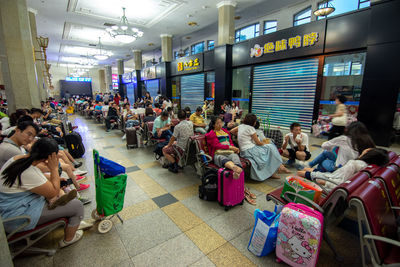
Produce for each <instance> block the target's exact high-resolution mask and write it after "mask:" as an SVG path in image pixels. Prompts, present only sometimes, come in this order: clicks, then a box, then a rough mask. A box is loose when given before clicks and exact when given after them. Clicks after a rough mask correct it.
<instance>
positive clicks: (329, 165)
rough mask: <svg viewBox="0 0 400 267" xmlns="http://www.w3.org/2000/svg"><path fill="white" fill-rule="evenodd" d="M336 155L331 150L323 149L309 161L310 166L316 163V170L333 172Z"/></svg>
mask: <svg viewBox="0 0 400 267" xmlns="http://www.w3.org/2000/svg"><path fill="white" fill-rule="evenodd" d="M335 163H336V155H335V153H333V152H331V151H327V150H324V151H323V152H322V153H321V154H319V155H318V156H317V157H316V158H315V159H314V160H313V161H310V163H309V164H310V167H313V166H315V165H317V164H318V166H317V168H316V170H317V171H320V172H333V171H335V170H336V165H335Z"/></svg>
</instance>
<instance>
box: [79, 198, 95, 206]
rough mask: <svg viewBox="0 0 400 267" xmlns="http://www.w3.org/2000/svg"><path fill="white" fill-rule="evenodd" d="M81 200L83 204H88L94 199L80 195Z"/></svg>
mask: <svg viewBox="0 0 400 267" xmlns="http://www.w3.org/2000/svg"><path fill="white" fill-rule="evenodd" d="M79 200H80V201H81V202H82V204H83V205H87V204H90V203H92V201H91V200H90V199H88V198H83V197H80V198H79Z"/></svg>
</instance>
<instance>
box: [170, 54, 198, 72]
mask: <svg viewBox="0 0 400 267" xmlns="http://www.w3.org/2000/svg"><path fill="white" fill-rule="evenodd" d="M203 69H204V64H203V53H200V54H196V55H193V56H189V57H183V58H179V59H177V60H175V61H172V62H171V74H172V75H180V74H187V73H195V72H202V71H203Z"/></svg>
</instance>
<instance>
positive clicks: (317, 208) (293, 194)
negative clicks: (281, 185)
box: [283, 191, 324, 214]
mask: <svg viewBox="0 0 400 267" xmlns="http://www.w3.org/2000/svg"><path fill="white" fill-rule="evenodd" d="M288 195H292V196H295V197H298V198H300V199H301V200H304V201H306V202H308V203H309V204H310V205H312V206H313V208H315V209H316V210H318V211H319V212H321V213H322V214H323V213H324V210H323V209H322V207H321V206H320V205H318V204H317V203H315V202H314V201H311V200H309V199H308V198H306V197H304V196H302V195H299V194H297V193H295V192H290V191H287V192H285V194H284V197H283V198H284V199H285V200H287V201H288V202H292V201H291V200H290V199H289V198H288ZM295 204H296V205H302V206H304V207H305V208H307V209H310V207H308V206H306V205H304V204H301V203H295ZM298 211H304V210H301V209H300V208H298ZM310 211H312V210H310Z"/></svg>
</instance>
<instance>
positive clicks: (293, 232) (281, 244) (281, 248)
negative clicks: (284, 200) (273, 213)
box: [276, 203, 324, 267]
mask: <svg viewBox="0 0 400 267" xmlns="http://www.w3.org/2000/svg"><path fill="white" fill-rule="evenodd" d="M323 222H324V217H323V216H322V214H321V213H320V212H318V211H316V210H313V209H312V208H310V207H308V206H306V205H303V204H295V203H289V204H287V205H285V207H284V208H283V210H282V212H281V215H280V219H279V226H278V238H277V240H276V257H277V261H278V262H279V261H281V260H282V261H284V262H286V263H287V264H289V265H290V266H295V267H300V266H302V267H304V266H316V265H317V261H318V255H319V249H320V246H321V242H322V234H323V229H322V228H323V225H324V223H323Z"/></svg>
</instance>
